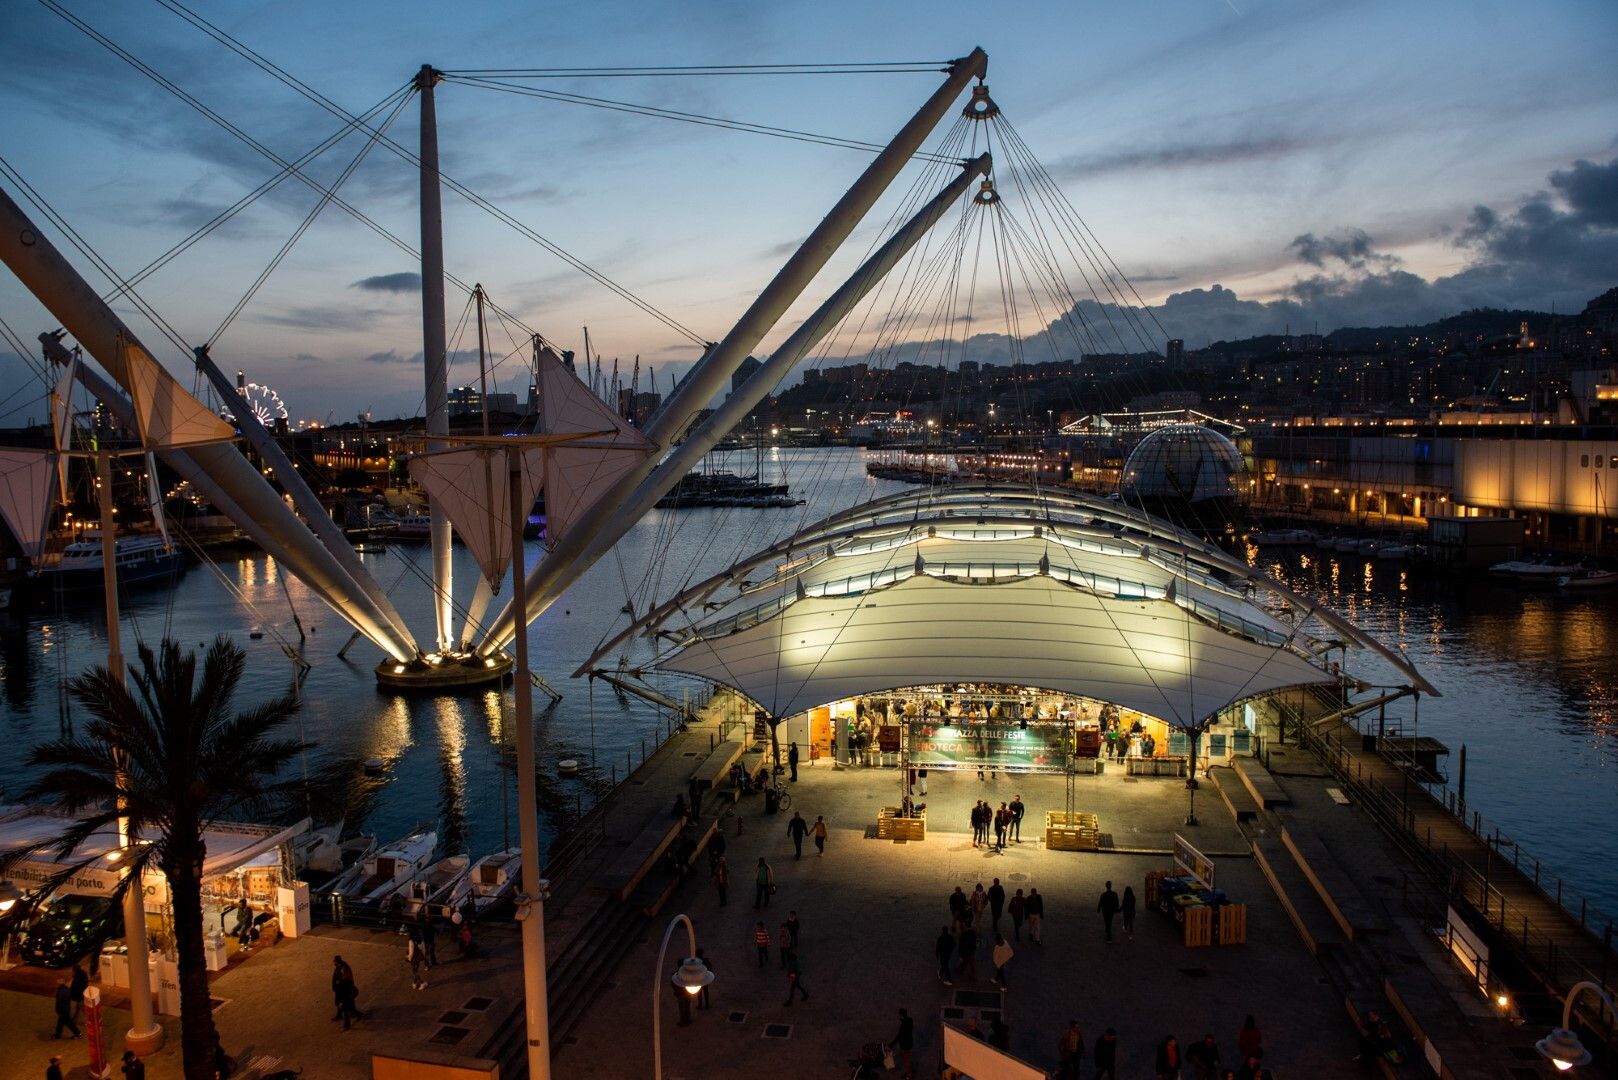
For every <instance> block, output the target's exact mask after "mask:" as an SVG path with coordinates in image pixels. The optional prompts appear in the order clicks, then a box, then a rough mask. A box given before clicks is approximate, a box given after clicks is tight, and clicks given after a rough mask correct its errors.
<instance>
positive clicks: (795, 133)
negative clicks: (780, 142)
mask: <svg viewBox="0 0 1618 1080" xmlns="http://www.w3.org/2000/svg"><path fill="white" fill-rule="evenodd" d="M445 81H446V82H451V83H455V84H457V85H461V86H478V87H482V88H484V89H486V90H499V91H501V92H503V93H507V94H515V95H517V96H519V97H533V98H540V99H542V100H545V101H556V102H560V103H563V104H567V105H583V106H586V107H588V108H593V109H604V110H606V111H608V112H620V113H629V114H632V115H635V116H646V117H650V118H653V119H657V120H676V121H679V122H680V123H684V124H697V125H699V126H702V127H712V128H720V129H722V130H725V131H740V132H746V133H748V134H751V135H769V136H772V137H774V138H778V139H787V140H790V141H792V142H803V143H813V144H815V145H818V146H831V147H835V148H837V149H839V150H857V151H860V152H862V153H870V154H879V153H881V152H882V149H883V148H882V146H881V144H879V143H872V142H866V141H864V140H863V139H846V138H843V137H842V136H839V135H822V134H819V133H817V132H813V131H800V130H797V129H795V128H781V127H774V126H773V125H769V124H755V123H752V122H751V121H747V120H731V119H729V118H727V117H722V116H707V115H704V114H702V113H688V112H682V111H680V110H678V109H665V108H662V107H661V106H657V105H642V104H640V103H638V102H633V101H615V100H613V99H611V98H598V97H591V96H590V95H588V94H572V93H567V92H565V91H561V90H542V89H540V88H539V87H537V86H514V85H512V84H511V83H506V82H500V81H498V80H495V79H484V78H479V79H473V78H463V77H452V76H445ZM912 156H913V157H914V158H915V159H917V160H921V161H933V160H941V159H939V158H936V157H935V155H934V154H933V153H932V152H929V151H917V152H916V153H915V154H914V155H912ZM951 163H952V164H954V162H951Z"/></svg>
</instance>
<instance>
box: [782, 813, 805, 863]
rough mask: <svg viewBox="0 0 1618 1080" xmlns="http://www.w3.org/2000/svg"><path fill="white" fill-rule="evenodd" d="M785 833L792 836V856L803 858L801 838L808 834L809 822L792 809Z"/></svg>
mask: <svg viewBox="0 0 1618 1080" xmlns="http://www.w3.org/2000/svg"><path fill="white" fill-rule="evenodd" d="M787 835H788V836H790V837H792V851H793V855H792V857H793V858H794V859H801V858H803V838H804V837H805V836H808V835H809V823H808V822H807V821H805V820H803V815H802V814H800V813H798V811H796V810H794V811H792V820H791V821H789V822H787Z"/></svg>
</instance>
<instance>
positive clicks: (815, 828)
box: [809, 814, 828, 855]
mask: <svg viewBox="0 0 1618 1080" xmlns="http://www.w3.org/2000/svg"><path fill="white" fill-rule="evenodd" d="M827 831H828V830H827V829H826V818H825V815H823V814H816V815H815V823H814V824H813V825H811V826H809V834H810V835H811V836H813V837H814V838H815V854H816V855H825V854H826V833H827Z"/></svg>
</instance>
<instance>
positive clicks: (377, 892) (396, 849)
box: [325, 831, 438, 904]
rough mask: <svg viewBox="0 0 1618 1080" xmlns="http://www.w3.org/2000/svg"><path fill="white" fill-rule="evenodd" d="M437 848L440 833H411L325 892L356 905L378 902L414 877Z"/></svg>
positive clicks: (358, 865)
mask: <svg viewBox="0 0 1618 1080" xmlns="http://www.w3.org/2000/svg"><path fill="white" fill-rule="evenodd" d="M437 847H438V834H437V833H435V832H432V831H423V832H418V833H412V834H411V835H409V836H407V837H405V838H404V839H402V840H397V841H395V842H394V843H391V844H388V845H387V846H386V847H383V848H380V849H378V850H377V851H374V852H372V853H371V854H370V855H367V856H366V857H365V858H364V859H362V860H361V861H359V862H358V863H356V864H354V865H353V866H351V867H349V868H348V869H347V870H346V871H344V872H343V873H342V874H341V875H339V876H338V878H337V879H336V880H335V881H333V882H332V883H331V885H330V886H328V887H327V888H326V890H325V891H326V892H327V893H330V894H331V895H333V896H341V897H343V898H344V899H345V900H348V901H351V902H353V903H357V904H370V903H376V902H378V901H380V900H382V899H383V898H384V897H386V896H388V895H389V894H390V893H393V892H397V891H398V890H399V889H400V888H401V887H402V886H404V885H407V884H409V883H410V882H411V881H413V880H415V878H416V876H417V875H419V874H420V873H421V872H422V870H424V869H426V867H427V865H428V863H430V862H431V861H432V857H433V850H434V849H435V848H437Z"/></svg>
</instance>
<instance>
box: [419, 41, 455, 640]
mask: <svg viewBox="0 0 1618 1080" xmlns="http://www.w3.org/2000/svg"><path fill="white" fill-rule="evenodd" d="M442 78H443V76H442V75H441V74H440V73H439V72H437V71H434V70H433V68H432V66H431V65H429V64H423V65H422V66H421V71H420V72H418V73H417V75H416V91H417V93H419V94H420V95H421V360H422V365H423V367H424V369H425V377H426V381H427V386H426V390H427V397H426V401H427V435H428V440H427V449H429V450H439V449H442V448H443V446H444V443H443V442H441V441H439V440H436V439H433V438H432V437H431V436H434V435H447V434H449V357H448V356H447V355H446V350H447V348H448V346H447V345H446V344H445V334H444V212H443V207H442V205H441V191H440V185H439V179H438V111H437V108H436V106H435V105H434V102H433V87H434V86H435V85H437V83H438V81H439V80H440V79H442ZM429 510H430V516H431V519H432V520H431V525H430V528H431V530H432V541H433V600H434V603H433V616H434V620H435V624H436V628H437V632H438V648H439V649H440V650H441V651H442V650H446V649H450V648H452V647H453V646H454V644H455V624H454V619H455V605H454V599H453V594H452V592H451V589H452V586H453V584H454V581H453V578H454V571H453V568H452V564H451V561H450V560H451V555H452V554H453V552H452V550H451V547H450V525H449V518H448V517H447V516H445V514H444V511H443V510H441V509H439V507H438V505H437V504H436V503H435V504H433V505H432V506H431V507H430V508H429Z"/></svg>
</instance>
